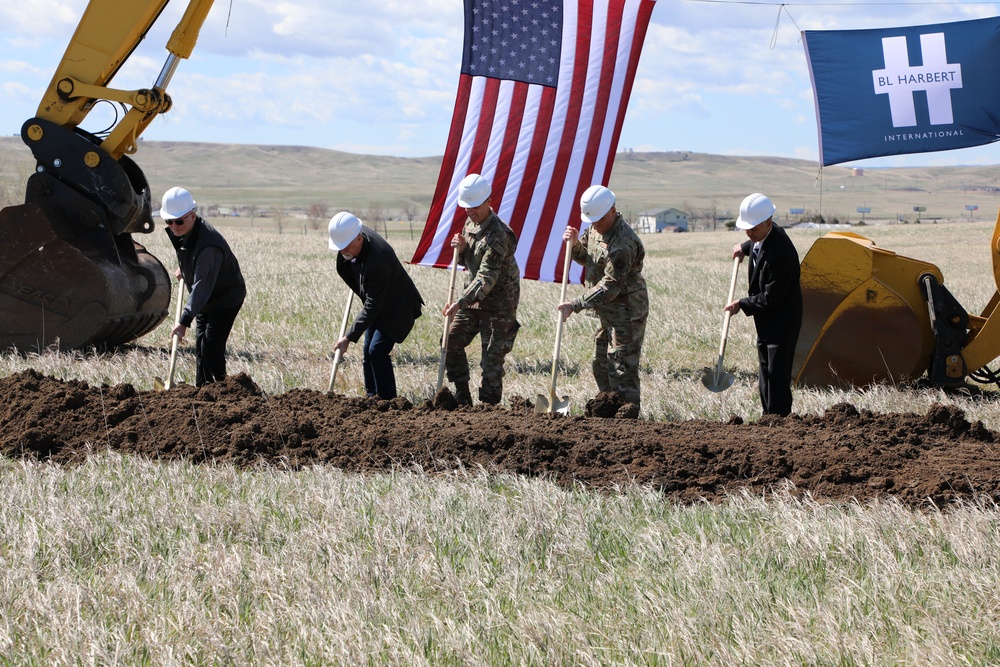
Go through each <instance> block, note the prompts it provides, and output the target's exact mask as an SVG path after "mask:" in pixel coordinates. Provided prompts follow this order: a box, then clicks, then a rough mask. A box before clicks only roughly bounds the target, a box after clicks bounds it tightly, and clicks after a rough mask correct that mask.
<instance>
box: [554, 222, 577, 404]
mask: <svg viewBox="0 0 1000 667" xmlns="http://www.w3.org/2000/svg"><path fill="white" fill-rule="evenodd" d="M564 252H565V258H564V259H563V274H562V290H561V291H560V292H559V303H563V302H564V301H566V284H567V283H568V282H569V266H570V261H571V260H572V254H573V242H572V241H566V250H565V251H564ZM562 329H563V314H562V311H561V310H559V309H558V308H557V309H556V344H555V350H554V351H553V352H552V380H551V382H550V384H549V411H550V412H551V411H552V409H553V406H554V405H555V404H556V377H557V375H558V373H557V371H558V368H559V348H560V347H561V346H562Z"/></svg>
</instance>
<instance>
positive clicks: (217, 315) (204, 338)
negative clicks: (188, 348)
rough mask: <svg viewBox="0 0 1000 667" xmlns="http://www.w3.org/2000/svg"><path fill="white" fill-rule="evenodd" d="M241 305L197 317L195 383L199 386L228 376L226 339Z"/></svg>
mask: <svg viewBox="0 0 1000 667" xmlns="http://www.w3.org/2000/svg"><path fill="white" fill-rule="evenodd" d="M241 307H242V304H241V305H240V306H239V307H237V308H233V309H226V310H215V311H212V312H211V313H201V314H199V315H198V317H196V318H195V324H196V326H197V332H196V333H195V339H194V349H195V384H197V385H198V386H199V387H202V386H204V385H206V384H209V383H212V382H218V381H220V380H224V379H225V378H226V341H228V340H229V333H230V332H231V331H232V330H233V322H235V321H236V316H237V315H238V314H239V312H240V308H241Z"/></svg>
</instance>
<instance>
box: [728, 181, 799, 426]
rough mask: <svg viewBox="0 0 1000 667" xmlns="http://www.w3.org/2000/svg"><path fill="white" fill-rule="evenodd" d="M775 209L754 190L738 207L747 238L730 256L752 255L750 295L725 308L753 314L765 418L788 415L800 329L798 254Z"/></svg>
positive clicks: (739, 225) (740, 220) (740, 225)
mask: <svg viewBox="0 0 1000 667" xmlns="http://www.w3.org/2000/svg"><path fill="white" fill-rule="evenodd" d="M774 211H775V206H774V204H772V203H771V200H770V199H768V198H767V197H765V196H764V195H762V194H760V193H759V192H755V193H754V194H752V195H749V196H748V197H747V198H746V199H744V200H743V203H742V204H741V205H740V217H739V218H738V219H737V220H736V226H737V227H738V228H740V229H742V230H745V231H746V235H747V237H748V239H749V240H747V241H744V242H743V243H741V244H736V245H735V246H733V258H734V259H735V258H737V257H739V258H740V259H742V258H744V257H746V256H748V255H749V256H750V268H749V273H750V291H749V295H748V296H745V297H743V298H742V299H739V300H738V301H733V302H732V303H730V304H728V305H726V308H725V309H726V310H727V311H729V312H730V313H731V314H733V315H735V314H736V313H738V312H740V311H743V312H744V313H746V314H747V315H748V316H753V320H754V326H755V327H756V329H757V359H758V362H759V365H760V374H759V377H758V386H759V389H760V401H761V404H762V405H763V407H764V414H765V415H782V416H785V415H788V414H790V413H791V411H792V388H791V383H792V361H793V359H794V357H795V344H796V343H797V342H798V339H799V329H800V328H801V327H802V288H801V286H800V285H799V254H798V252H796V250H795V246H794V245H793V244H792V241H791V239H789V238H788V234H786V233H785V230H784V229H782V228H781V227H779V226H778V225H776V224H774V220H773V219H772V216H773V215H774Z"/></svg>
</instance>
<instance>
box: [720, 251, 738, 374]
mask: <svg viewBox="0 0 1000 667" xmlns="http://www.w3.org/2000/svg"><path fill="white" fill-rule="evenodd" d="M741 261H743V258H742V257H736V258H734V259H733V277H732V279H731V280H730V281H729V298H728V299H726V305H727V306H728V305H729V304H731V303H732V302H733V299H734V298H735V297H736V278H737V276H738V275H739V271H740V262H741ZM731 317H732V313H730V312H729V311H728V310H727V311H726V314H725V315H724V316H723V318H722V340H721V341H720V342H719V361H718V363H717V365H716V367H715V377H716V379H718V377H719V375H721V374H722V360H723V358H724V357H725V355H726V341H727V340H728V339H729V320H730V318H731Z"/></svg>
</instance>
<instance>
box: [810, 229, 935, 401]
mask: <svg viewBox="0 0 1000 667" xmlns="http://www.w3.org/2000/svg"><path fill="white" fill-rule="evenodd" d="M925 276H929V277H931V279H932V281H936V283H937V284H938V285H940V284H942V283H943V278H942V276H941V272H940V271H939V270H938V268H937V267H936V266H934V265H933V264H928V263H926V262H921V261H918V260H915V259H910V258H908V257H902V256H900V255H897V254H896V253H894V252H892V251H889V250H883V249H881V248H877V247H875V243H874V242H872V241H870V240H869V239H866V238H864V237H863V236H859V235H857V234H853V233H850V232H832V233H830V234H827V235H826V236H823V237H822V238H819V239H817V240H816V242H815V243H814V244H813V246H812V248H811V249H810V250H809V252H808V253H807V254H806V256H805V258H804V259H803V260H802V267H801V282H802V297H803V306H804V312H803V318H802V329H801V332H800V334H799V342H798V346H797V347H796V350H795V361H794V365H793V368H792V375H793V377H794V378H795V383H796V384H797V385H800V386H809V387H829V386H835V387H848V386H856V387H863V386H866V385H870V384H873V383H879V382H890V383H897V382H901V381H905V380H906V379H910V378H917V377H920V376H921V375H923V374H924V373H925V372H926V371H927V370H928V368H929V365H930V360H931V356H932V354H933V353H934V351H935V344H936V343H935V334H934V328H933V326H932V323H931V319H930V314H929V311H928V305H927V300H926V298H925V296H924V293H923V292H922V289H923V288H922V278H924V277H925Z"/></svg>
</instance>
